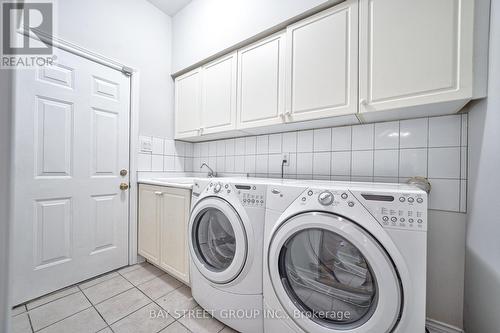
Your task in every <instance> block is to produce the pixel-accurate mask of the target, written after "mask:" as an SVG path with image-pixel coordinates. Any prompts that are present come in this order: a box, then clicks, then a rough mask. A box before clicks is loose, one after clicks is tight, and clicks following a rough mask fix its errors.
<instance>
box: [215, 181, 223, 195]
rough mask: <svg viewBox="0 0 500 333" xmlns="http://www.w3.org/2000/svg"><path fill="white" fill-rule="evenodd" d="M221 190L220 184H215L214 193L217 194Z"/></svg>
mask: <svg viewBox="0 0 500 333" xmlns="http://www.w3.org/2000/svg"><path fill="white" fill-rule="evenodd" d="M221 189H222V185H221V184H220V183H217V184H215V186H214V193H219V192H220V190H221Z"/></svg>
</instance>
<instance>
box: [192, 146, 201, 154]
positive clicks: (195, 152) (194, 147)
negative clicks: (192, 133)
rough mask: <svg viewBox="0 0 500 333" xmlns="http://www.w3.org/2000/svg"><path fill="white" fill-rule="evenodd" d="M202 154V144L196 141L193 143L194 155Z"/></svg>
mask: <svg viewBox="0 0 500 333" xmlns="http://www.w3.org/2000/svg"><path fill="white" fill-rule="evenodd" d="M200 156H201V144H200V143H195V144H193V157H200Z"/></svg>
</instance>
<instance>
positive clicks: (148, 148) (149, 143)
mask: <svg viewBox="0 0 500 333" xmlns="http://www.w3.org/2000/svg"><path fill="white" fill-rule="evenodd" d="M140 147H141V152H144V153H151V152H153V140H152V139H151V138H150V137H141V139H140Z"/></svg>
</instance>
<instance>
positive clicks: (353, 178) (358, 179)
mask: <svg viewBox="0 0 500 333" xmlns="http://www.w3.org/2000/svg"><path fill="white" fill-rule="evenodd" d="M351 182H364V183H367V182H373V177H370V176H351Z"/></svg>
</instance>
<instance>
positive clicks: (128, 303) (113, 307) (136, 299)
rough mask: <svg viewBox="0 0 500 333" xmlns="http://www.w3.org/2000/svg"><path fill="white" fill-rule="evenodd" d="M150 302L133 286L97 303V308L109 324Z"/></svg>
mask: <svg viewBox="0 0 500 333" xmlns="http://www.w3.org/2000/svg"><path fill="white" fill-rule="evenodd" d="M150 302H151V300H150V299H149V298H147V297H146V296H145V295H144V294H143V293H142V292H140V291H139V290H138V289H136V288H133V289H130V290H128V291H125V292H123V293H121V294H119V295H116V296H114V297H112V298H110V299H107V300H105V301H104V302H102V303H100V304H98V305H96V309H97V311H99V313H100V314H101V315H102V316H103V318H104V320H106V322H107V323H108V324H113V323H114V322H116V321H118V320H120V319H122V318H124V317H126V316H128V315H129V314H131V313H132V312H134V311H136V310H138V309H140V308H142V307H143V306H145V305H146V304H148V303H150Z"/></svg>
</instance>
